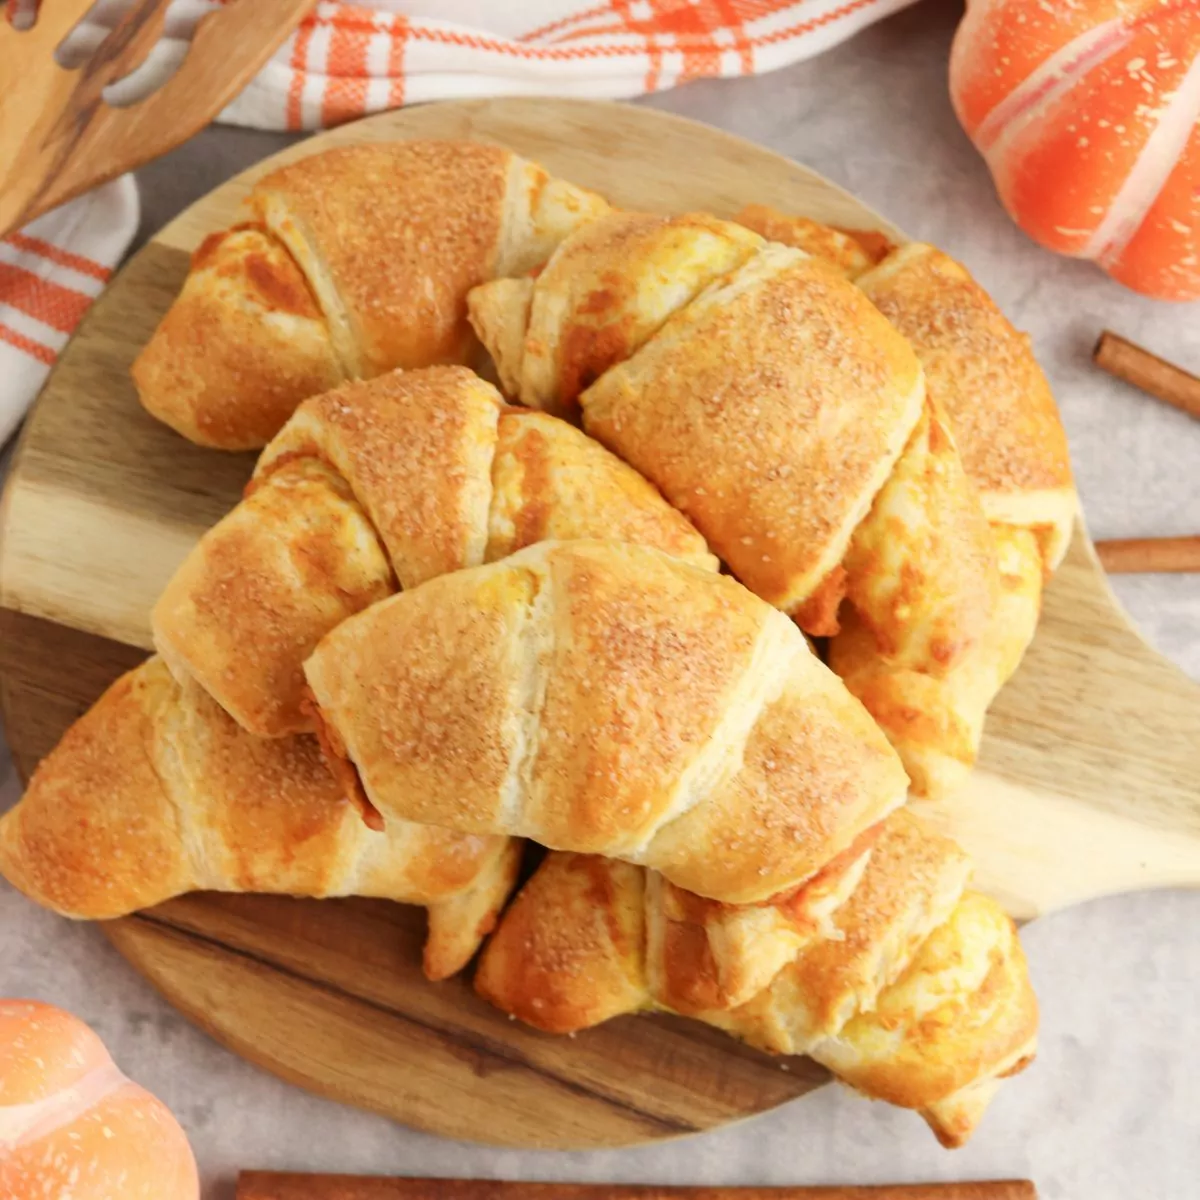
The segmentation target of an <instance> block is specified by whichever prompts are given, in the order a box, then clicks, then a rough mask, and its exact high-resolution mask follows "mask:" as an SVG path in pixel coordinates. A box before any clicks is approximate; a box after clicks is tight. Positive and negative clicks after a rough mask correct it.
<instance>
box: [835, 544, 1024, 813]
mask: <svg viewBox="0 0 1200 1200" xmlns="http://www.w3.org/2000/svg"><path fill="white" fill-rule="evenodd" d="M991 532H992V538H993V541H994V544H995V546H996V558H997V562H998V564H999V577H1000V591H999V597H998V601H997V604H996V606H995V608H994V609H993V612H992V616H991V619H990V620H989V622H988V625H987V628H986V629H985V631H984V635H983V638H982V640H981V641H980V642H979V643H977V644H976V645H975V646H974V647H972V649H971V651H970V652H969V653H968V654H967V656H966V657H965V658H964V659H963V661H962V662H960V663H959V664H958V665H957V666H955V667H954V669H953V670H952V671H948V672H947V673H946V674H944V675H942V676H941V677H937V676H932V675H927V674H922V673H920V672H917V671H912V670H907V669H905V668H903V667H891V666H889V665H888V664H886V663H883V662H881V661H880V659H879V655H878V654H877V653H876V649H875V639H874V637H873V636H872V634H871V633H870V632H869V631H868V630H867V629H865V628H864V627H863V625H862V624H861V623H860V622H859V621H858V619H857V617H856V616H855V615H854V614H853V613H852V614H851V615H850V617H849V618H848V619H847V621H846V622H845V624H844V625H843V628H842V632H841V633H840V634H839V635H838V636H837V637H836V638H834V639H833V641H832V642H830V645H829V665H830V666H831V667H832V668H833V670H834V671H836V672H837V673H838V674H839V675H840V676H841V677H842V678H843V679H844V680H845V682H846V686H847V687H848V688H849V689H850V691H851V692H853V693H854V695H856V696H857V697H858V698H859V699H860V700H861V701H862V702H863V704H865V705H866V707H867V710H868V712H870V713H871V715H872V716H873V717H874V718H875V720H876V721H878V722H879V724H880V727H881V728H882V729H883V731H884V732H885V733H886V734H887V736H888V740H889V741H890V742H891V743H892V745H893V746H895V747H896V750H897V751H898V752H899V754H900V757H901V759H902V760H903V762H904V769H905V770H906V771H907V772H908V775H909V778H910V779H911V780H912V790H913V792H914V793H915V794H916V795H919V796H934V797H936V796H944V795H946V794H948V793H949V792H952V791H954V790H955V789H956V788H958V787H959V786H961V785H962V784H963V782H965V780H966V778H967V776H968V775H969V774H970V772H971V768H972V767H973V766H974V764H975V759H976V757H977V756H978V754H979V744H980V741H981V740H982V738H983V725H984V719H985V717H986V716H987V710H988V707H989V706H990V705H991V703H992V701H993V700H994V699H995V698H996V694H997V693H998V692H999V691H1000V689H1001V688H1002V687H1003V686H1004V684H1005V683H1006V682H1007V680H1008V679H1009V678H1010V676H1011V675H1012V673H1013V672H1014V671H1015V670H1016V669H1017V666H1018V664H1019V663H1020V661H1021V658H1022V656H1023V655H1024V653H1025V650H1026V648H1027V647H1028V645H1029V643H1030V642H1031V641H1032V640H1033V635H1034V633H1035V631H1036V630H1037V623H1038V616H1039V614H1040V612H1041V601H1042V588H1043V583H1044V568H1043V562H1042V556H1041V552H1040V550H1039V541H1038V538H1037V535H1036V534H1035V533H1034V532H1033V531H1032V530H1029V529H1019V528H1016V527H1014V526H1011V525H999V524H996V525H992V526H991Z"/></svg>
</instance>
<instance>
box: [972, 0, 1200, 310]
mask: <svg viewBox="0 0 1200 1200" xmlns="http://www.w3.org/2000/svg"><path fill="white" fill-rule="evenodd" d="M950 91H951V96H952V98H953V101H954V107H955V110H956V112H957V113H958V117H959V120H960V121H961V122H962V125H963V128H964V129H965V130H966V131H967V133H968V135H969V136H970V137H971V139H972V141H974V143H975V145H976V146H977V147H978V149H979V150H980V151H981V152H982V153H983V155H984V157H985V158H986V159H987V161H988V165H989V166H990V167H991V171H992V176H993V178H994V179H995V182H996V187H997V189H998V191H999V193H1000V198H1001V200H1002V201H1003V202H1004V205H1005V207H1006V208H1007V209H1008V211H1009V212H1010V213H1011V214H1012V216H1013V218H1014V219H1015V220H1016V222H1017V223H1018V224H1019V225H1020V226H1021V228H1022V229H1024V230H1025V232H1026V233H1028V234H1029V235H1030V236H1031V237H1033V238H1035V239H1036V240H1037V241H1039V242H1041V243H1042V244H1043V245H1044V246H1048V247H1050V249H1052V250H1057V251H1059V252H1061V253H1063V254H1070V255H1074V256H1076V257H1081V258H1090V259H1094V260H1095V261H1096V262H1098V263H1099V264H1100V265H1101V266H1102V267H1103V268H1104V269H1105V270H1106V271H1108V272H1109V273H1110V274H1111V275H1112V276H1113V278H1115V279H1117V280H1119V281H1120V282H1121V283H1123V284H1126V285H1127V286H1129V287H1131V288H1134V289H1135V290H1137V291H1139V292H1144V293H1146V294H1147V295H1150V296H1158V297H1160V298H1162V299H1167V300H1191V299H1195V298H1197V297H1200V123H1198V118H1200V3H1197V0H968V4H967V12H966V16H965V17H964V19H963V22H962V25H961V26H960V27H959V30H958V34H957V36H956V38H955V41H954V49H953V51H952V53H951V59H950Z"/></svg>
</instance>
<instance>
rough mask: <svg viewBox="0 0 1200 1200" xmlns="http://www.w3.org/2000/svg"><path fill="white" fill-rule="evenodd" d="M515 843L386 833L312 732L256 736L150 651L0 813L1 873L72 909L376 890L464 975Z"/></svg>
mask: <svg viewBox="0 0 1200 1200" xmlns="http://www.w3.org/2000/svg"><path fill="white" fill-rule="evenodd" d="M519 854H520V852H519V847H518V844H517V843H515V842H513V841H511V840H510V839H508V838H503V837H480V836H473V835H470V834H459V833H450V832H447V831H446V830H443V829H434V828H432V827H430V826H427V825H414V824H411V823H409V822H406V821H390V822H389V823H388V827H387V830H386V831H385V832H383V833H375V832H373V831H371V830H370V829H368V828H367V827H366V826H365V825H364V824H363V822H362V820H361V818H360V817H359V815H358V813H357V811H356V810H355V809H354V806H353V805H352V804H350V803H349V802H348V801H347V800H346V799H345V798H344V797H343V795H342V794H341V791H340V789H339V788H338V786H337V785H336V784H335V782H334V780H333V778H332V777H331V776H330V774H329V772H328V770H327V769H326V767H325V765H324V763H323V762H322V761H321V755H320V751H319V749H318V747H317V744H316V742H315V741H314V740H313V739H311V738H307V737H301V738H288V739H278V740H273V741H267V740H265V739H261V738H255V737H252V736H251V735H250V734H248V733H245V732H243V731H242V730H241V729H239V728H238V726H237V725H236V724H234V722H233V721H231V720H230V719H229V717H227V716H226V715H225V714H224V713H223V712H222V711H221V709H220V708H219V707H218V706H217V705H216V704H214V703H213V701H212V700H210V699H209V698H208V696H206V695H205V694H204V692H203V691H202V690H201V689H200V688H198V687H196V686H195V685H194V684H183V685H181V684H179V683H177V682H176V681H175V679H174V678H173V677H172V675H171V673H170V672H169V671H168V670H167V669H166V667H165V666H164V665H163V664H162V662H161V661H160V660H158V659H156V658H152V659H150V660H149V661H148V662H146V663H144V664H143V665H142V666H140V667H138V668H137V669H136V670H133V671H130V672H129V673H128V674H126V675H123V676H122V677H121V678H120V679H118V680H117V681H116V682H115V683H114V684H113V685H112V686H111V687H110V688H109V689H108V691H107V692H105V693H104V695H103V696H102V697H101V698H100V699H99V700H98V701H97V702H96V704H95V705H94V706H93V707H92V708H91V709H90V710H89V711H88V712H87V713H85V714H84V716H82V717H81V718H80V719H79V720H78V721H76V722H75V724H74V725H72V726H71V728H70V729H69V730H68V731H67V732H66V734H65V735H64V736H63V739H62V741H61V742H60V743H59V744H58V746H57V747H56V748H55V749H54V750H53V751H52V752H51V753H50V754H49V755H48V756H47V757H46V758H45V759H43V761H42V762H41V763H40V764H39V765H38V768H37V770H36V771H35V772H34V775H33V778H32V779H31V780H30V782H29V788H28V790H27V791H26V793H25V796H24V797H23V799H22V800H21V801H20V803H18V804H17V805H16V807H15V808H13V809H12V810H11V811H10V812H9V813H7V814H6V815H5V816H4V817H3V818H0V871H2V872H3V873H4V875H5V876H6V877H7V878H8V880H9V881H10V882H11V883H12V884H13V885H14V886H15V887H17V888H19V889H20V890H21V891H23V892H24V893H25V894H26V895H27V896H29V897H30V898H31V899H33V900H36V901H37V902H38V903H39V904H42V905H45V906H46V907H47V908H51V909H54V910H55V911H56V912H59V913H62V914H63V915H64V916H68V917H76V918H82V919H88V920H108V919H109V918H112V917H119V916H123V915H125V914H126V913H130V912H133V911H134V910H136V909H140V908H147V907H149V906H150V905H154V904H158V903H160V902H162V901H164V900H167V899H170V898H171V897H172V896H177V895H179V894H181V893H183V892H189V891H195V890H213V891H226V892H276V893H284V894H288V895H295V896H317V897H322V896H377V897H382V898H385V899H388V900H396V901H399V902H400V903H403V904H422V905H425V906H426V907H428V909H429V938H428V941H427V943H426V947H425V971H426V974H427V975H429V977H430V978H433V979H441V978H444V977H445V976H448V975H452V974H453V973H454V972H455V971H458V970H459V969H460V968H461V967H463V966H464V965H465V963H466V962H467V961H468V960H469V959H470V957H471V956H472V955H473V954H474V952H475V950H476V949H477V947H478V945H479V942H480V940H481V939H482V937H483V935H484V934H485V933H486V932H487V931H488V930H489V929H490V928H491V926H492V925H493V924H494V922H495V919H496V916H497V914H498V913H499V911H500V909H501V907H502V906H503V904H504V901H505V899H506V898H507V896H508V893H509V891H510V890H511V889H512V887H513V884H514V883H515V882H516V874H517V868H518V860H519Z"/></svg>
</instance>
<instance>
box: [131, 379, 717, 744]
mask: <svg viewBox="0 0 1200 1200" xmlns="http://www.w3.org/2000/svg"><path fill="white" fill-rule="evenodd" d="M579 537H597V538H605V539H609V540H613V541H629V542H637V543H644V544H647V545H653V546H657V547H658V548H660V549H662V550H664V551H666V552H667V553H670V554H674V555H677V556H678V557H680V558H685V559H689V560H691V561H693V562H695V563H697V564H698V565H701V566H705V567H707V568H709V569H715V567H716V559H715V558H713V556H712V555H710V554H709V553H708V550H707V549H706V547H705V545H704V540H703V538H701V537H700V535H699V534H698V533H697V532H696V531H695V529H693V528H692V527H691V525H689V524H688V522H687V520H686V519H685V518H684V517H682V516H681V515H680V514H679V513H677V512H676V511H675V510H674V509H673V508H671V507H670V505H668V504H667V503H666V502H665V501H664V500H663V498H662V497H661V496H660V495H659V494H658V493H657V492H656V491H655V490H654V488H653V487H652V486H651V485H650V484H648V483H647V482H646V481H645V480H644V479H642V478H641V476H639V475H638V474H637V472H636V471H634V470H633V469H632V468H631V467H629V466H627V465H626V464H625V463H623V462H621V461H620V460H619V459H618V458H616V457H614V456H613V455H612V454H610V453H609V452H608V451H607V450H605V449H604V448H603V447H602V446H601V445H600V444H599V443H598V442H594V441H593V440H592V439H591V438H589V437H587V436H586V435H585V434H583V433H581V432H580V431H579V430H577V429H575V428H573V427H572V426H570V425H568V424H566V423H565V422H564V421H560V420H558V419H557V418H554V417H550V416H547V415H546V414H544V413H538V412H531V411H529V410H526V409H515V408H509V407H507V406H506V405H505V404H504V402H503V401H502V400H501V398H500V394H499V393H498V392H497V391H496V390H495V388H493V387H492V386H491V385H490V384H487V383H484V382H483V380H481V379H479V378H478V377H477V376H475V375H473V374H472V373H471V372H470V371H468V370H467V369H466V368H465V367H431V368H427V369H425V370H423V371H407V372H399V371H397V372H392V373H390V374H388V375H383V376H380V377H378V378H376V379H373V380H370V381H368V382H363V383H351V384H346V385H344V386H343V387H340V388H338V389H336V390H334V391H332V392H329V393H327V394H325V395H323V396H318V397H315V398H313V399H311V400H307V401H305V402H304V404H302V405H301V406H300V408H299V409H298V410H297V411H296V414H295V415H294V416H293V417H292V419H291V420H290V421H289V422H288V424H287V426H286V427H285V428H284V429H283V430H281V431H280V433H279V434H278V435H277V436H276V437H275V438H274V440H273V441H272V442H271V444H270V445H269V446H268V447H267V448H266V450H264V451H263V454H262V456H261V458H260V459H259V463H258V466H257V468H256V470H255V473H254V479H253V481H252V483H251V485H250V488H249V490H248V494H247V496H246V498H245V499H244V500H243V501H242V502H241V504H239V505H238V506H237V507H236V508H235V509H234V510H233V511H232V512H231V513H229V515H228V516H226V517H224V518H223V519H222V520H221V521H219V522H218V523H217V524H216V525H215V526H214V527H213V528H212V529H211V530H209V531H208V533H206V534H205V535H204V536H203V537H202V538H201V539H200V541H199V542H198V543H197V545H196V547H195V549H193V550H192V552H191V553H190V554H189V555H188V557H187V558H186V559H185V560H184V562H183V563H182V565H181V566H180V567H179V569H178V570H177V571H176V573H175V575H174V577H173V578H172V579H171V581H170V583H169V584H168V585H167V587H166V590H165V591H164V592H163V595H162V597H161V598H160V600H159V601H158V603H157V604H156V605H155V608H154V613H153V616H152V625H153V629H154V637H155V643H156V645H157V647H158V649H159V652H160V653H161V654H162V655H163V657H164V658H165V659H166V660H167V663H168V664H169V665H170V667H171V669H172V670H173V671H174V672H175V673H176V674H177V675H178V676H179V677H180V678H193V679H195V680H197V681H198V682H199V683H201V684H202V685H203V686H204V687H205V688H206V689H207V690H208V692H209V693H210V695H212V696H213V697H214V698H215V699H216V700H217V701H218V702H219V703H220V704H221V705H222V706H223V707H224V708H225V709H226V711H227V712H229V713H230V714H231V715H232V716H233V717H234V718H235V719H236V720H237V721H238V722H239V723H240V724H241V725H242V726H243V727H244V728H246V729H248V730H249V731H250V732H252V733H256V734H259V735H261V736H266V737H278V736H281V735H284V734H288V733H296V732H302V731H305V730H308V729H311V728H312V722H311V718H310V717H309V716H308V715H307V714H306V713H305V712H304V711H303V704H302V701H303V697H304V674H303V669H302V665H303V662H304V659H305V658H306V657H307V656H308V655H309V653H311V651H312V650H313V648H314V647H315V646H316V644H317V642H318V641H320V639H321V638H322V637H323V636H324V635H325V634H326V633H328V632H329V631H330V630H331V629H333V628H334V627H335V626H336V625H337V624H338V623H339V622H341V621H342V620H344V619H345V618H346V617H348V616H350V615H351V614H353V613H355V612H358V611H360V610H361V609H363V608H366V607H367V605H369V604H371V603H373V602H374V601H376V600H379V599H382V598H383V597H384V596H388V595H391V594H392V593H393V592H395V591H396V590H397V588H398V587H404V588H410V587H414V586H416V585H417V584H420V583H422V582H424V581H425V580H427V579H432V578H434V577H436V576H438V575H443V574H445V573H446V572H448V571H454V570H458V569H459V568H462V567H470V566H477V565H478V564H480V563H483V562H486V561H491V560H494V559H498V558H503V557H504V556H505V555H507V554H509V553H511V552H512V551H514V550H517V549H520V548H521V547H523V546H527V545H530V544H532V543H534V542H538V541H542V540H544V539H546V538H579Z"/></svg>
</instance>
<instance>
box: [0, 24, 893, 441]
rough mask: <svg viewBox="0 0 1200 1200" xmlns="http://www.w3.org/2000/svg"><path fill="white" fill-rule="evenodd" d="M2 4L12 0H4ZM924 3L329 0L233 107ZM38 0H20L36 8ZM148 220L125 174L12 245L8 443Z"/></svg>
mask: <svg viewBox="0 0 1200 1200" xmlns="http://www.w3.org/2000/svg"><path fill="white" fill-rule="evenodd" d="M0 2H2V0H0ZM911 2H912V0H601V2H600V3H588V2H587V0H523V2H522V3H519V4H517V3H501V2H499V0H490V2H489V0H378V3H377V4H375V5H373V6H370V7H366V6H358V5H350V4H337V3H321V4H319V5H317V7H316V9H315V10H314V12H313V13H312V15H311V16H310V17H308V18H307V19H306V20H305V21H304V22H303V23H302V24H301V25H300V26H299V27H298V28H297V30H296V32H295V33H293V34H292V36H291V37H290V38H289V39H288V40H287V42H285V43H284V45H283V46H282V47H281V48H280V49H279V51H278V52H277V53H276V54H275V56H274V57H273V58H272V60H271V61H270V62H269V63H268V64H267V65H266V67H264V68H263V70H262V72H261V73H260V74H259V75H258V76H257V77H256V78H255V79H254V80H253V81H252V82H251V83H250V84H249V86H248V87H247V88H246V89H245V90H244V91H243V92H242V94H241V95H240V96H238V98H237V99H236V100H235V101H234V102H233V103H232V104H231V105H230V106H229V107H228V108H227V109H226V110H225V112H224V113H223V114H222V117H221V119H222V120H225V121H228V122H231V123H235V124H239V125H249V126H255V127H258V128H262V129H317V128H321V127H324V126H328V125H336V124H339V123H341V122H343V121H348V120H352V119H353V118H355V117H359V116H362V115H363V114H365V113H371V112H378V111H380V110H382V109H385V108H395V107H397V106H398V105H401V104H408V103H415V102H418V101H423V100H446V99H452V98H458V97H469V96H500V95H538V94H544V95H572V96H592V97H609V98H620V97H629V96H635V95H640V94H643V93H646V92H655V91H662V90H665V89H667V88H671V87H674V86H676V85H677V84H680V83H686V82H687V81H689V80H692V79H699V78H702V77H706V76H716V77H729V76H736V75H751V74H756V73H759V72H763V71H770V70H774V69H775V68H777V67H782V66H785V65H786V64H788V63H791V62H796V61H798V60H799V59H802V58H808V57H810V56H812V55H814V54H817V53H819V52H820V51H822V50H824V49H827V48H828V47H830V46H832V45H834V44H836V43H837V42H840V41H842V40H844V39H845V38H847V37H849V36H850V35H851V34H852V33H854V32H856V31H857V30H859V29H861V28H862V27H863V26H865V25H868V24H870V23H871V22H873V21H876V20H878V19H879V18H880V17H883V16H885V15H887V14H888V13H891V12H895V11H896V10H898V9H900V8H903V7H905V6H906V5H907V4H909V3H911ZM220 3H221V0H175V2H174V3H173V4H172V6H171V8H170V10H169V12H168V15H167V22H166V28H165V34H166V36H165V37H164V38H163V40H162V41H161V42H160V43H159V45H158V46H157V47H156V48H155V50H154V52H153V53H152V54H151V55H150V56H149V58H148V59H147V61H146V62H145V63H144V64H143V65H142V67H140V68H139V69H138V71H136V72H135V73H134V74H133V75H131V76H130V77H129V78H128V79H127V80H123V81H121V83H119V84H118V85H115V88H114V93H115V95H114V97H113V98H115V99H117V100H122V99H123V100H125V101H129V100H132V99H136V98H137V97H138V96H140V95H143V94H148V93H149V92H151V91H153V89H154V87H155V86H157V83H158V82H159V81H161V80H162V78H164V76H165V75H166V74H167V73H169V72H170V70H171V69H172V67H173V65H174V64H177V63H178V62H179V61H181V60H182V58H183V55H184V54H185V53H186V51H187V40H188V37H189V35H190V32H191V30H192V29H193V28H194V26H195V24H196V22H197V20H199V19H200V18H201V17H202V16H204V15H205V14H206V13H207V12H210V11H211V10H212V9H213V8H215V7H218V6H219V4H220ZM128 4H129V0H100V3H98V4H97V5H96V6H94V7H93V9H92V10H91V11H90V12H89V14H88V22H87V23H85V24H84V25H83V26H81V27H80V28H79V29H78V30H76V32H75V33H74V34H73V35H72V37H71V38H70V39H68V41H67V42H66V43H65V44H64V46H63V48H62V55H63V57H64V61H66V62H71V61H72V60H73V61H81V60H82V59H83V58H84V57H86V55H87V53H88V51H89V50H90V49H92V48H94V47H95V46H96V45H98V44H99V42H100V40H102V38H103V37H104V36H105V34H106V32H107V29H108V28H109V27H111V26H112V24H114V23H115V22H116V21H117V20H119V19H120V15H121V13H122V11H123V10H124V9H125V8H127V7H128ZM34 7H36V5H35V3H33V0H9V5H8V14H9V17H10V19H15V20H17V21H20V20H27V19H29V16H30V13H31V10H32V9H33V8H34ZM136 227H137V198H136V193H135V191H134V188H133V185H132V183H131V182H130V181H129V180H128V179H125V180H118V181H117V182H116V183H114V184H109V185H107V186H106V187H104V188H101V189H98V190H97V191H96V192H94V193H92V194H90V195H88V196H84V197H82V198H81V199H79V200H76V201H73V202H72V203H70V204H66V205H64V206H63V207H62V208H61V209H59V210H57V211H55V212H53V213H49V214H47V215H46V216H45V217H42V218H41V219H40V220H38V221H36V222H34V224H33V225H31V226H30V227H29V228H27V229H25V230H22V231H21V232H20V233H17V234H14V235H12V236H10V237H8V238H6V239H4V241H3V242H0V443H3V441H4V440H5V439H6V438H7V437H8V436H9V434H10V433H11V432H12V430H13V428H15V426H16V424H17V422H18V421H19V419H20V417H21V415H22V413H23V412H24V411H25V408H26V407H27V406H28V404H29V402H30V401H31V400H32V398H33V396H34V395H35V394H36V392H37V390H38V388H39V387H40V385H41V382H42V380H43V379H44V378H45V375H46V372H47V371H48V370H49V368H50V365H51V364H52V363H53V361H54V358H55V356H56V355H57V353H58V351H59V350H60V349H61V347H62V346H63V344H64V343H65V342H66V339H67V337H68V336H69V334H70V332H71V330H72V329H73V328H74V327H75V324H76V323H77V322H78V320H79V318H80V317H81V316H82V315H83V313H84V311H85V310H86V308H87V306H88V304H89V303H90V301H91V298H92V297H93V296H95V295H96V293H97V292H98V291H99V290H100V289H101V288H102V287H103V285H104V281H105V279H106V278H107V277H108V274H109V272H111V270H112V269H113V267H114V266H115V265H116V263H117V262H118V261H119V259H120V257H121V255H122V254H123V253H124V252H125V249H126V247H127V246H128V244H129V241H130V239H131V238H132V236H133V233H134V230H135V229H136Z"/></svg>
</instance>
